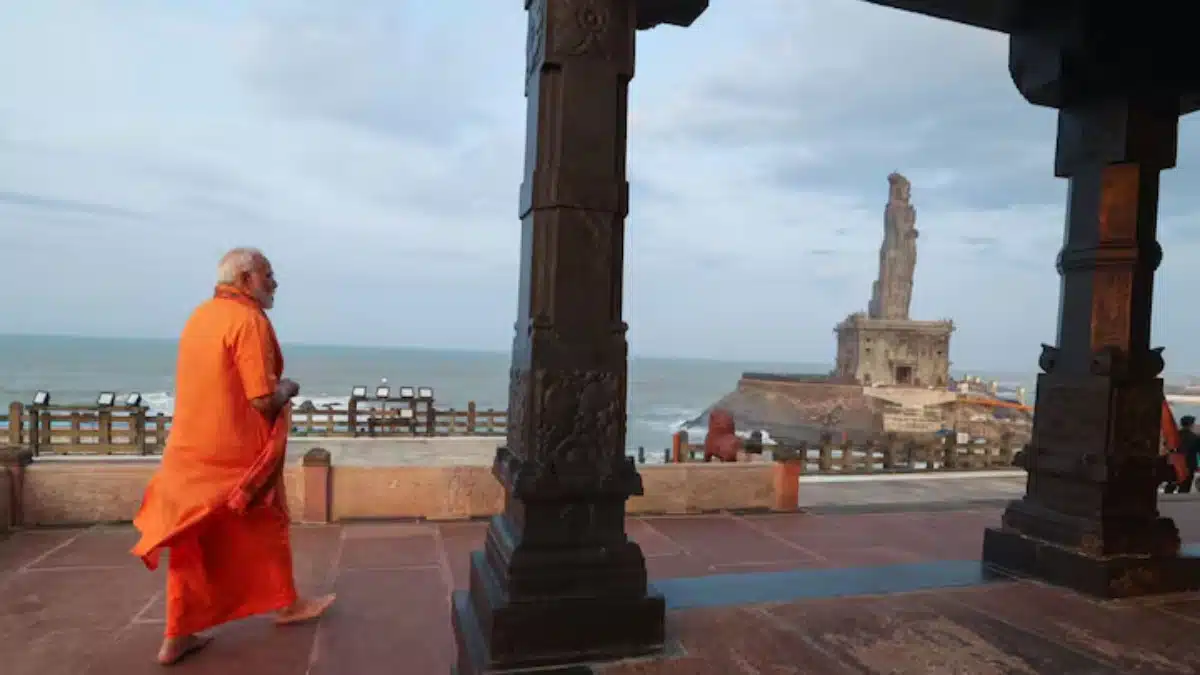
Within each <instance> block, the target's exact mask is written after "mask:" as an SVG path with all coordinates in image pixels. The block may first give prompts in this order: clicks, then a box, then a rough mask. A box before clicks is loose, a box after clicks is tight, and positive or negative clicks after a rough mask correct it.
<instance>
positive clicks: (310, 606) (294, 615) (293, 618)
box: [275, 593, 337, 626]
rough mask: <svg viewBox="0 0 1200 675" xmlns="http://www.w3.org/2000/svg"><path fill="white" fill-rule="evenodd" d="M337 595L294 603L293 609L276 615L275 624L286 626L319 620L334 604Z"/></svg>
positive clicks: (290, 608) (303, 599) (287, 609)
mask: <svg viewBox="0 0 1200 675" xmlns="http://www.w3.org/2000/svg"><path fill="white" fill-rule="evenodd" d="M335 598H337V596H336V595H334V594H333V593H330V594H329V595H322V596H321V597H319V598H300V599H299V600H297V601H296V602H294V603H292V606H291V607H287V608H285V609H281V610H279V613H278V614H276V615H275V624H276V625H279V626H286V625H289V624H293V623H302V622H304V621H312V620H313V619H316V618H319V617H320V616H321V615H322V614H324V613H325V610H327V609H329V606H330V605H332V604H333V601H334V599H335Z"/></svg>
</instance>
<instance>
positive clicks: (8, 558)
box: [0, 530, 83, 583]
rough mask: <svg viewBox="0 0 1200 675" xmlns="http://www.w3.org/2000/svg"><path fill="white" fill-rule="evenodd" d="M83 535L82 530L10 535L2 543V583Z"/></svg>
mask: <svg viewBox="0 0 1200 675" xmlns="http://www.w3.org/2000/svg"><path fill="white" fill-rule="evenodd" d="M81 534H83V532H82V530H28V531H22V532H14V533H13V534H11V535H9V537H8V539H5V540H3V541H2V542H0V583H3V581H4V579H5V578H6V577H7V576H8V575H10V574H14V573H16V572H17V571H18V570H20V569H21V568H22V567H25V566H26V565H30V564H32V563H34V562H36V561H37V560H39V559H40V558H43V557H45V556H46V555H48V554H50V553H51V552H52V551H54V549H56V548H57V547H59V546H62V545H64V544H66V543H68V542H70V541H71V540H72V539H74V538H76V537H78V536H80V535H81Z"/></svg>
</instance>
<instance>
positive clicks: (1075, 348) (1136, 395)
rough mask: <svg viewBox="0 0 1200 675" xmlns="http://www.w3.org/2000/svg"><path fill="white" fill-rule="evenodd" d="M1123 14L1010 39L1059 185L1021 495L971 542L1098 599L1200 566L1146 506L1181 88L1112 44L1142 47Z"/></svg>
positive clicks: (1153, 485)
mask: <svg viewBox="0 0 1200 675" xmlns="http://www.w3.org/2000/svg"><path fill="white" fill-rule="evenodd" d="M1125 16H1126V15H1125V14H1124V13H1122V14H1121V15H1120V16H1117V15H1116V14H1115V13H1110V14H1109V15H1108V16H1104V15H1101V12H1100V10H1097V11H1095V12H1090V13H1089V15H1088V16H1085V17H1079V16H1073V17H1071V18H1073V19H1076V20H1075V21H1058V20H1057V19H1055V18H1047V19H1046V20H1045V21H1043V22H1039V21H1037V20H1031V21H1030V22H1029V23H1028V24H1027V25H1028V26H1029V30H1028V32H1026V33H1022V34H1014V36H1013V39H1012V47H1011V52H1010V69H1011V71H1012V73H1013V77H1014V80H1015V81H1016V84H1017V86H1018V88H1019V89H1020V90H1021V92H1022V93H1023V94H1025V96H1026V97H1027V98H1028V99H1029V100H1030V101H1031V102H1033V103H1036V104H1039V105H1049V106H1053V107H1056V108H1059V109H1060V113H1059V121H1058V147H1057V154H1056V157H1055V174H1056V175H1057V176H1059V177H1065V178H1069V179H1070V183H1069V186H1070V189H1069V196H1068V205H1067V217H1066V233H1065V236H1064V245H1063V249H1062V251H1061V253H1060V254H1059V256H1058V270H1059V274H1060V275H1061V277H1062V286H1061V291H1060V293H1061V296H1060V306H1059V326H1058V345H1057V347H1053V346H1049V345H1047V346H1044V347H1043V353H1042V357H1041V360H1040V361H1039V365H1040V366H1041V368H1042V370H1043V371H1044V372H1043V373H1042V374H1041V375H1039V376H1038V384H1037V387H1038V389H1037V402H1036V404H1035V408H1034V427H1033V438H1032V441H1031V443H1030V445H1029V447H1028V449H1027V451H1026V452H1025V453H1024V455H1023V457H1022V463H1023V464H1024V466H1025V468H1026V470H1027V471H1028V473H1029V477H1028V482H1027V486H1026V494H1025V496H1024V498H1023V499H1021V500H1019V501H1014V502H1012V503H1011V504H1010V505H1009V506H1008V509H1007V510H1006V511H1005V513H1004V518H1003V524H1002V527H1001V528H999V529H989V530H987V531H986V533H985V536H984V544H983V559H984V561H985V562H987V563H991V564H994V565H996V566H999V567H1002V568H1007V569H1010V570H1014V571H1017V572H1020V573H1025V574H1029V575H1032V576H1034V577H1038V578H1041V579H1043V580H1045V581H1049V582H1051V583H1055V584H1059V585H1063V586H1068V587H1071V588H1074V589H1077V590H1080V591H1084V592H1087V593H1091V594H1094V595H1099V596H1104V597H1123V596H1132V595H1141V594H1147V593H1158V592H1170V591H1181V590H1187V589H1194V588H1200V560H1197V559H1194V558H1190V557H1186V556H1181V555H1180V554H1179V551H1180V541H1179V533H1178V530H1177V529H1176V527H1175V524H1174V523H1173V522H1172V521H1171V520H1170V519H1169V518H1161V517H1159V514H1158V510H1157V484H1158V480H1157V477H1156V476H1157V474H1156V471H1155V463H1156V461H1157V459H1158V439H1159V433H1160V419H1161V417H1160V416H1161V406H1162V399H1163V390H1162V380H1161V379H1160V378H1159V377H1158V376H1159V373H1160V372H1161V371H1162V369H1163V359H1162V356H1161V351H1162V350H1161V349H1152V348H1151V344H1150V315H1151V299H1152V296H1153V287H1154V272H1155V270H1156V269H1157V268H1158V265H1159V263H1160V261H1161V259H1162V249H1161V248H1160V247H1159V244H1158V241H1157V239H1156V233H1155V229H1156V220H1157V215H1158V213H1157V212H1158V186H1159V173H1160V172H1161V171H1162V170H1164V169H1168V168H1171V167H1173V166H1174V165H1175V154H1176V145H1177V143H1176V140H1177V131H1178V122H1179V113H1180V97H1181V93H1184V92H1186V91H1187V90H1188V89H1189V88H1190V87H1191V84H1189V83H1188V82H1187V81H1186V80H1184V79H1181V78H1179V77H1178V76H1179V75H1180V73H1179V72H1178V71H1171V72H1163V73H1162V74H1163V75H1164V76H1165V77H1164V78H1163V79H1160V80H1156V75H1157V74H1158V73H1156V72H1155V71H1154V70H1152V69H1151V68H1150V65H1151V64H1152V63H1154V62H1155V58H1154V55H1146V54H1142V53H1140V52H1139V51H1138V50H1130V49H1127V50H1124V51H1118V50H1117V49H1115V48H1116V47H1118V46H1119V45H1116V44H1114V43H1112V42H1111V40H1112V39H1113V37H1114V36H1117V38H1118V39H1120V40H1122V41H1128V42H1133V43H1139V44H1140V42H1139V39H1144V38H1146V37H1147V36H1148V35H1149V34H1150V33H1152V32H1153V30H1152V27H1148V26H1134V27H1132V28H1130V27H1129V26H1122V27H1120V28H1117V27H1115V24H1114V23H1113V22H1114V21H1122V20H1124V19H1125ZM1058 18H1059V19H1062V18H1063V17H1058ZM1130 30H1139V31H1145V32H1146V34H1140V33H1139V34H1137V35H1132V36H1131V35H1130V34H1129V32H1130ZM1168 42H1169V40H1168ZM1145 44H1148V45H1149V44H1153V41H1149V42H1146V43H1145ZM1062 45H1070V46H1069V47H1064V46H1062ZM1148 49H1149V48H1148ZM1158 56H1159V57H1161V56H1163V55H1162V54H1159V55H1158ZM1168 61H1169V59H1160V62H1162V63H1166V62H1168ZM1160 72H1161V71H1160Z"/></svg>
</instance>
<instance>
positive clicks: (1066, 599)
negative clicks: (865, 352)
mask: <svg viewBox="0 0 1200 675" xmlns="http://www.w3.org/2000/svg"><path fill="white" fill-rule="evenodd" d="M1163 510H1164V511H1165V512H1166V513H1168V514H1169V515H1172V516H1174V517H1175V518H1176V519H1177V522H1178V523H1179V525H1180V529H1181V530H1182V533H1183V537H1184V540H1185V541H1189V542H1200V508H1198V507H1196V506H1195V505H1194V504H1192V503H1189V502H1183V501H1181V502H1171V503H1164V505H1163ZM999 517H1000V510H999V509H997V508H990V509H964V510H959V511H942V512H915V513H896V512H886V513H873V514H828V515H813V514H773V515H746V516H735V515H728V514H713V515H704V516H678V517H666V516H664V517H643V518H631V519H629V521H628V523H629V525H628V531H629V533H630V536H631V537H633V538H634V539H635V540H637V541H639V542H640V543H642V544H643V546H644V550H645V552H646V555H647V564H648V567H649V569H650V575H651V578H652V579H653V580H664V579H674V581H671V583H670V584H664V588H665V589H666V588H673V589H674V590H668V591H665V592H667V593H668V595H670V596H673V597H674V596H678V597H676V601H677V602H682V601H681V600H680V598H683V599H686V597H687V593H691V594H692V595H691V597H693V598H695V597H696V592H697V589H702V586H701V585H698V584H702V583H708V582H707V581H704V580H697V581H695V582H694V583H693V582H688V581H687V580H686V579H681V578H682V577H705V578H706V579H711V580H712V583H713V584H722V583H724V584H725V586H724V587H725V589H726V594H727V597H728V598H729V599H728V602H729V603H734V604H732V605H723V606H715V607H713V606H700V605H695V604H693V605H691V606H693V607H695V608H693V609H681V610H676V611H672V612H671V614H670V615H669V619H668V622H669V623H668V626H669V632H670V634H671V636H672V639H673V640H675V642H676V643H677V647H678V648H677V649H676V650H675V653H676V654H677V656H675V657H673V658H669V659H663V660H656V661H642V662H631V663H626V664H618V665H614V666H611V667H606V668H607V670H605V671H604V672H610V673H614V674H617V675H623V674H625V673H754V672H759V673H790V672H796V673H806V672H807V673H839V672H857V673H862V672H866V673H939V672H946V673H951V672H955V673H958V672H961V673H972V674H974V673H981V674H984V673H1042V672H1052V673H1076V672H1078V673H1085V672H1086V673H1108V672H1114V673H1115V672H1127V673H1135V672H1147V673H1158V672H1165V673H1188V672H1200V663H1198V662H1195V661H1193V660H1192V659H1194V658H1196V657H1197V654H1196V647H1194V646H1193V645H1200V641H1195V640H1193V639H1192V638H1191V637H1190V636H1192V635H1194V634H1197V633H1200V597H1193V596H1178V597H1175V598H1166V599H1162V598H1160V599H1158V600H1156V601H1155V602H1153V603H1130V602H1128V601H1126V602H1125V603H1108V604H1105V605H1100V604H1097V603H1093V602H1091V601H1090V600H1086V599H1083V598H1080V597H1079V596H1075V595H1071V594H1068V593H1064V592H1061V591H1057V590H1053V589H1048V588H1045V587H1042V586H1038V585H1036V584H1032V583H1027V582H1015V581H1011V580H1005V581H1004V582H1003V583H1001V584H993V585H980V586H971V587H970V588H968V589H965V590H964V589H959V590H950V589H942V590H938V591H930V592H904V593H898V594H895V593H893V594H888V595H882V596H880V595H872V596H861V595H857V594H856V593H855V592H854V590H853V589H850V590H849V591H847V589H846V588H842V589H841V591H839V592H840V593H841V594H843V595H847V596H849V597H842V598H839V599H836V600H834V599H827V598H825V597H823V595H822V593H821V592H820V591H819V590H818V591H813V590H812V588H811V587H810V588H809V589H808V590H805V591H803V592H801V590H800V589H799V586H802V585H804V584H806V583H808V582H813V583H817V582H816V581H815V580H819V579H821V578H823V579H826V580H827V581H828V580H829V579H833V577H831V576H829V573H831V572H837V569H838V568H871V569H874V570H875V572H877V576H876V578H875V579H874V582H875V583H874V586H875V587H876V590H875V591H874V592H876V593H880V592H884V591H881V590H879V589H880V588H884V587H889V588H891V587H894V588H892V590H896V589H899V590H903V589H902V588H901V586H903V585H904V583H907V582H905V581H904V578H905V577H907V576H922V575H924V577H925V578H926V579H927V578H928V577H929V575H930V574H931V573H936V572H937V570H938V569H950V568H953V569H954V570H957V572H956V573H955V574H958V575H959V576H961V575H962V572H963V571H964V570H965V569H966V567H969V566H970V563H969V561H972V560H978V557H979V552H980V548H981V545H982V532H983V528H984V527H986V526H988V525H992V524H995V523H996V522H998V519H999ZM485 527H486V524H485V523H482V522H460V523H444V524H430V523H380V524H346V525H328V526H298V527H296V528H294V529H293V546H294V549H295V559H296V562H295V569H296V576H297V579H298V582H299V584H300V586H301V589H302V590H303V591H305V592H313V593H317V592H323V591H327V590H336V591H337V592H338V593H339V602H338V604H337V605H336V606H335V608H334V609H333V610H332V611H331V612H330V614H329V615H327V616H326V617H325V618H324V619H322V621H321V622H320V623H319V624H315V625H311V626H303V627H291V628H286V629H279V628H276V627H274V626H273V625H271V624H270V622H269V621H268V620H267V619H265V618H254V619H249V620H246V621H240V622H236V623H233V624H230V625H227V626H223V627H221V628H220V629H218V630H216V631H214V635H215V636H216V637H217V640H216V642H215V643H214V644H213V646H212V647H211V648H210V649H209V650H207V651H205V652H203V653H201V654H199V655H197V657H196V658H195V659H193V660H189V661H188V662H185V663H183V664H180V665H179V666H178V667H177V668H175V669H174V670H176V671H178V672H195V673H209V672H212V673H220V674H221V675H241V674H242V673H246V674H247V675H250V674H251V673H279V674H280V675H291V674H293V673H294V674H296V675H300V674H303V673H314V674H331V675H332V674H334V673H352V674H354V675H359V674H361V675H372V674H373V673H405V674H406V675H408V674H411V675H421V674H423V673H431V674H432V673H437V674H438V675H442V674H444V673H446V672H448V671H449V667H450V665H451V663H450V661H451V656H452V654H453V638H452V634H451V631H450V621H449V612H448V607H449V596H450V593H451V591H452V590H453V589H455V588H465V587H466V584H467V580H468V568H467V554H468V553H469V552H470V551H471V550H475V549H478V548H480V547H481V546H482V540H483V535H484V530H485ZM133 538H134V533H133V532H132V530H131V529H130V528H128V527H92V528H88V529H83V530H34V531H20V532H17V533H15V534H13V535H12V536H11V537H9V538H8V539H7V540H5V541H2V542H0V654H4V655H5V657H6V658H5V660H4V664H3V666H2V667H0V670H2V672H3V673H4V675H56V674H58V673H62V674H64V675H67V674H70V675H76V674H78V673H92V674H94V675H124V674H126V673H130V674H136V673H140V672H160V669H159V667H158V666H157V665H155V664H154V662H153V655H154V652H155V649H156V646H157V643H158V640H159V638H160V636H161V631H162V629H163V609H164V607H163V603H162V591H163V584H164V575H163V572H162V571H161V570H160V571H158V572H154V573H151V572H148V571H146V570H145V569H144V568H143V567H142V566H141V564H140V563H139V562H138V561H136V560H135V559H133V558H132V556H129V555H128V554H127V552H126V551H127V550H128V547H129V545H130V544H131V543H132V542H133ZM935 561H959V562H958V563H954V564H951V563H949V562H935ZM963 561H968V562H963ZM939 565H942V567H938V566H939ZM947 565H949V567H946V566H947ZM805 570H809V571H812V575H811V578H807V577H806V576H805V575H804V571H805ZM904 570H907V571H904ZM851 571H853V574H843V575H840V576H839V575H837V574H835V575H834V576H837V577H838V579H842V581H839V582H838V583H837V584H833V585H835V586H837V585H838V584H841V586H843V587H844V586H846V583H847V582H846V581H845V579H848V578H851V577H853V576H854V575H864V574H865V575H871V574H872V572H871V571H870V569H859V570H857V571H854V570H851ZM750 573H752V574H750ZM821 574H824V575H825V576H824V577H821V576H820V575H821ZM720 575H724V576H720ZM951 576H953V575H951ZM806 579H807V581H806ZM781 580H786V581H787V584H790V586H786V585H785V586H783V587H779V586H777V587H778V588H779V589H780V590H779V592H778V595H776V596H774V597H777V598H778V599H779V600H780V602H776V603H768V604H754V605H745V606H739V604H740V603H741V602H745V601H749V600H745V599H746V598H752V600H753V601H754V602H759V603H761V601H762V599H763V598H764V597H766V598H770V597H772V595H771V593H772V592H771V591H770V588H771V587H770V586H769V584H770V583H776V584H778V583H779V582H780V581H781ZM739 581H741V582H743V583H741V584H740V586H741V587H742V588H743V590H742V591H738V587H739V584H738V583H737V582H739ZM747 581H753V583H744V582H747ZM885 581H886V582H887V583H884V582H885ZM726 582H732V585H730V583H726ZM689 583H691V584H692V585H690V586H689V585H688V584H689ZM881 584H882V585H881ZM897 584H899V586H897ZM810 586H811V584H810ZM713 587H715V586H713ZM917 587H918V586H913V588H917ZM747 588H753V589H754V591H753V593H752V594H747V593H748V592H747V591H745V589H747ZM681 589H682V590H681ZM730 589H732V590H730ZM764 589H766V590H764ZM910 590H911V589H910ZM684 591H687V593H685V592H684ZM739 593H741V595H739ZM739 598H743V600H741V601H739ZM800 598H809V599H805V600H801V599H800ZM669 601H670V598H669ZM673 606H688V605H687V604H686V603H684V604H676V605H673ZM1141 627H1145V628H1146V631H1149V632H1146V631H1143V630H1141ZM718 636H719V637H718ZM1168 641H1177V642H1178V643H1179V644H1180V645H1184V646H1182V647H1168V646H1167V644H1168ZM1156 654H1157V655H1158V656H1155V655H1156ZM1048 664H1049V665H1048ZM1046 668H1049V670H1046Z"/></svg>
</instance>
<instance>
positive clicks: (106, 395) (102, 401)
mask: <svg viewBox="0 0 1200 675" xmlns="http://www.w3.org/2000/svg"><path fill="white" fill-rule="evenodd" d="M116 401H117V395H116V394H115V393H113V392H111V391H102V392H100V395H99V396H97V397H96V405H98V406H100V407H101V408H108V407H111V406H112V404H113V403H116Z"/></svg>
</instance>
